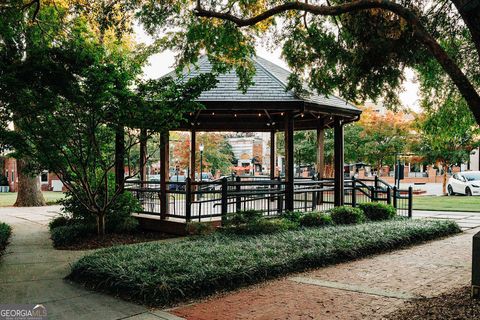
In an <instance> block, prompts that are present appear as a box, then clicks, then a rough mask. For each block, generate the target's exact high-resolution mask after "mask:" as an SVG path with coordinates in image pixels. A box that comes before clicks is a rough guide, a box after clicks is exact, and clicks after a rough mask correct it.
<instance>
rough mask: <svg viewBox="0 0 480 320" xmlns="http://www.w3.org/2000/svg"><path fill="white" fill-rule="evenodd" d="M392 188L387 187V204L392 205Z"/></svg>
mask: <svg viewBox="0 0 480 320" xmlns="http://www.w3.org/2000/svg"><path fill="white" fill-rule="evenodd" d="M390 192H391V189H390V187H387V204H392V194H391V193H390Z"/></svg>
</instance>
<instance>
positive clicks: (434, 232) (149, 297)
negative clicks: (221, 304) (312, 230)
mask: <svg viewBox="0 0 480 320" xmlns="http://www.w3.org/2000/svg"><path fill="white" fill-rule="evenodd" d="M407 221H411V220H407ZM379 223H386V224H388V223H398V221H388V222H385V221H384V222H372V224H379ZM432 223H434V224H435V225H432V226H426V227H425V229H422V230H421V231H422V232H418V230H417V231H415V228H416V227H415V226H412V229H411V230H409V232H406V233H405V235H404V237H402V238H401V239H394V240H393V241H391V242H390V243H388V242H386V243H378V242H377V243H371V242H370V243H366V244H365V245H364V246H360V247H356V248H353V249H352V248H343V247H341V246H339V247H338V248H336V252H334V254H331V253H330V254H329V255H325V256H323V257H322V256H320V255H319V256H304V257H303V258H301V259H298V260H295V261H291V263H290V264H287V265H281V266H280V265H273V267H272V266H271V267H270V269H268V270H267V269H265V268H262V267H259V268H254V269H253V270H248V272H237V273H229V274H228V275H227V274H225V275H223V276H220V277H219V278H216V279H215V281H212V279H201V278H199V279H198V282H196V283H195V284H193V285H191V286H190V288H186V289H185V288H174V287H168V288H167V289H166V291H165V292H159V289H158V283H157V284H153V283H151V284H145V283H143V284H140V283H138V282H133V283H132V282H129V281H131V279H127V280H126V281H123V282H122V281H119V279H117V278H115V275H112V274H109V273H108V272H97V271H95V269H94V268H91V267H89V266H88V263H87V264H86V266H84V267H82V261H83V259H88V258H89V256H86V257H84V258H82V259H80V260H79V261H77V262H76V263H75V264H73V265H72V271H71V273H70V275H69V276H68V277H67V278H68V279H70V280H73V281H76V282H79V283H81V284H83V285H85V286H86V287H88V288H91V289H95V290H98V291H102V292H107V293H112V294H114V295H118V296H120V297H122V298H124V299H126V300H133V301H136V302H138V303H142V304H147V305H151V306H157V307H158V306H172V305H174V304H176V303H179V302H186V301H188V300H190V299H196V298H205V297H207V296H209V295H211V294H215V293H219V292H226V291H231V290H235V289H238V288H241V287H244V286H247V285H251V284H255V283H259V282H263V281H266V280H270V279H274V278H277V277H279V276H285V275H288V274H291V273H295V272H302V271H305V270H309V269H313V268H320V267H324V266H326V265H331V264H335V263H340V262H345V261H351V260H355V259H358V258H363V257H367V256H371V255H373V254H378V253H383V252H389V251H391V250H392V249H400V248H404V247H408V246H411V245H413V244H419V243H423V242H425V241H429V240H433V239H438V238H442V237H445V236H449V235H453V234H456V233H460V232H461V230H460V228H459V227H458V225H457V224H456V223H454V222H452V221H435V222H432ZM368 224H370V223H367V224H362V225H363V226H365V225H368ZM354 227H355V226H342V227H339V226H336V227H327V228H354ZM322 229H324V228H322ZM287 232H302V231H287ZM265 236H268V235H263V237H265ZM244 237H246V238H248V237H255V236H244ZM186 241H196V240H186ZM99 254H101V252H99ZM165 285H167V284H165ZM167 286H168V285H167Z"/></svg>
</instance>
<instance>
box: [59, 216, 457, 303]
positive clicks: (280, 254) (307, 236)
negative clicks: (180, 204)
mask: <svg viewBox="0 0 480 320" xmlns="http://www.w3.org/2000/svg"><path fill="white" fill-rule="evenodd" d="M457 232H460V229H459V227H458V225H457V224H456V223H455V222H453V221H445V220H432V221H428V220H391V221H381V222H371V223H363V224H358V225H348V226H329V227H323V228H301V229H298V230H291V231H283V232H276V233H271V234H260V235H248V236H247V235H238V234H229V233H223V232H216V233H213V234H211V235H208V236H203V237H196V238H193V239H192V238H189V239H184V240H180V241H176V242H168V243H165V242H150V243H142V244H135V245H126V246H117V247H111V248H107V249H102V250H98V251H95V252H93V253H91V254H88V255H86V256H84V257H83V258H81V259H80V260H79V261H77V262H76V263H74V264H73V266H72V269H71V273H70V275H69V277H68V278H69V279H71V280H74V281H76V282H79V283H82V284H85V285H86V286H87V287H89V288H93V289H96V290H99V291H105V292H110V293H112V294H114V295H119V296H121V297H124V298H126V299H128V300H134V301H137V302H140V303H144V304H148V305H154V306H171V305H173V304H175V303H179V302H185V301H189V300H190V299H193V298H199V297H205V296H208V295H210V294H213V293H217V292H224V291H228V290H233V289H236V288H239V287H242V286H245V285H248V284H253V283H258V282H261V281H264V280H267V279H272V278H274V277H278V276H284V275H287V274H289V273H292V272H299V271H302V270H306V269H309V268H315V267H322V266H325V265H328V264H333V263H337V262H341V261H347V260H351V259H356V258H360V257H364V256H366V255H369V254H374V253H379V252H382V251H389V250H392V249H394V248H399V247H402V246H405V245H411V244H414V243H418V242H421V241H425V240H431V239H435V238H438V237H443V236H447V235H450V234H454V233H457Z"/></svg>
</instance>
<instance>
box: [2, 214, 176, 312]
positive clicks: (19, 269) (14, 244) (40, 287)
mask: <svg viewBox="0 0 480 320" xmlns="http://www.w3.org/2000/svg"><path fill="white" fill-rule="evenodd" d="M59 209H60V207H58V206H51V207H41V208H0V221H3V222H6V223H8V224H10V225H11V226H12V227H13V236H12V238H11V243H10V244H9V245H8V247H7V250H6V254H5V255H4V256H2V257H0V303H1V304H5V303H25V304H43V305H44V306H46V308H47V312H48V318H49V319H76V320H77V319H86V320H96V319H102V320H108V319H129V320H134V319H139V320H140V319H142V320H147V319H154V320H159V319H178V317H173V316H171V315H169V314H167V313H165V312H162V311H154V310H148V309H147V308H146V307H144V306H139V305H136V304H133V303H129V302H126V301H123V300H119V299H116V298H114V297H111V296H107V295H103V294H99V293H95V292H92V291H87V290H85V289H84V288H82V287H80V286H78V285H76V284H73V283H70V282H68V281H66V280H63V278H64V277H65V276H66V275H67V274H68V269H69V264H70V263H72V262H74V261H76V260H77V259H78V258H80V257H81V256H82V255H84V254H85V251H84V252H82V251H62V250H55V249H53V247H52V244H51V241H50V239H49V234H48V230H47V224H48V221H50V219H51V218H52V217H53V216H55V215H56V212H58V211H59Z"/></svg>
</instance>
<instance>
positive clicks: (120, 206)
mask: <svg viewBox="0 0 480 320" xmlns="http://www.w3.org/2000/svg"><path fill="white" fill-rule="evenodd" d="M112 189H113V188H112ZM111 191H112V192H113V190H111ZM60 203H61V204H62V205H63V211H64V217H66V218H67V219H71V220H72V221H71V222H70V224H84V225H96V217H95V215H93V214H92V213H91V212H90V211H89V210H87V209H86V208H85V207H84V206H83V205H82V203H81V202H80V201H78V199H77V198H76V197H74V196H72V195H71V194H69V193H67V196H66V197H65V199H63V200H61V201H60ZM140 210H141V207H140V204H139V202H138V200H137V199H135V197H134V196H133V195H132V194H131V193H130V192H125V193H123V194H120V195H119V196H118V197H117V198H116V200H115V202H113V203H112V204H111V206H110V207H109V208H108V210H107V213H106V227H105V229H106V232H107V233H128V232H133V231H135V230H136V229H137V228H138V221H137V219H135V218H134V217H132V213H134V212H139V211H140Z"/></svg>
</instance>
